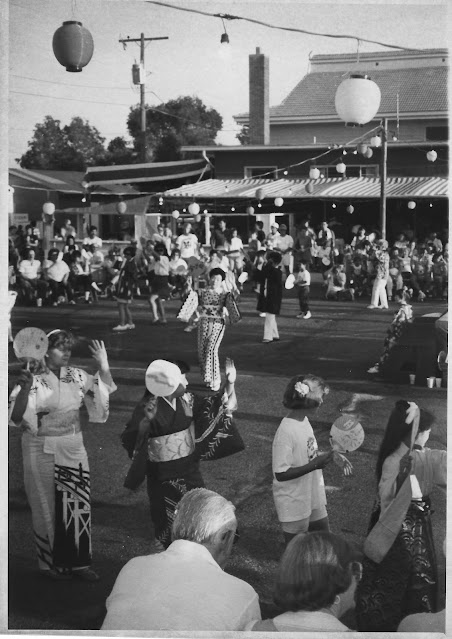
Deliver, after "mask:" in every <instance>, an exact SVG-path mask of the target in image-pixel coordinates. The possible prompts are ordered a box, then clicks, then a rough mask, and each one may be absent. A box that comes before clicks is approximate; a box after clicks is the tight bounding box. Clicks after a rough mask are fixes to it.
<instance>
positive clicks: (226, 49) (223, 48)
mask: <svg viewBox="0 0 452 639" xmlns="http://www.w3.org/2000/svg"><path fill="white" fill-rule="evenodd" d="M221 21H222V23H223V29H224V33H222V34H221V39H220V48H219V49H218V56H219V57H220V58H221V60H229V58H230V57H231V47H230V45H229V36H228V33H227V31H226V26H225V24H224V20H223V18H221Z"/></svg>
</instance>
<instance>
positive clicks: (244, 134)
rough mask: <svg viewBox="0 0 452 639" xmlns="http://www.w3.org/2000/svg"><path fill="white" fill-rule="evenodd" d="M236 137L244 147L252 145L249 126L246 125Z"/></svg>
mask: <svg viewBox="0 0 452 639" xmlns="http://www.w3.org/2000/svg"><path fill="white" fill-rule="evenodd" d="M235 137H236V138H237V140H238V141H239V142H240V144H242V145H246V144H249V143H250V127H249V126H248V124H244V125H243V126H242V128H241V129H240V131H239V132H238V133H237V135H236V136H235Z"/></svg>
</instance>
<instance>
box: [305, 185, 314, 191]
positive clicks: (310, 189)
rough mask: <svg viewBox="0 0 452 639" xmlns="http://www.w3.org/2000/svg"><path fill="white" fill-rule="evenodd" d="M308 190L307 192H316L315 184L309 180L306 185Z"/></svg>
mask: <svg viewBox="0 0 452 639" xmlns="http://www.w3.org/2000/svg"><path fill="white" fill-rule="evenodd" d="M305 189H306V192H307V193H313V192H314V185H313V184H312V183H311V182H308V183H307V184H306V186H305Z"/></svg>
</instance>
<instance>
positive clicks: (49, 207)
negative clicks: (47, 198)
mask: <svg viewBox="0 0 452 639" xmlns="http://www.w3.org/2000/svg"><path fill="white" fill-rule="evenodd" d="M42 212H43V213H45V214H46V215H53V214H54V213H55V204H54V203H53V202H44V204H43V205H42Z"/></svg>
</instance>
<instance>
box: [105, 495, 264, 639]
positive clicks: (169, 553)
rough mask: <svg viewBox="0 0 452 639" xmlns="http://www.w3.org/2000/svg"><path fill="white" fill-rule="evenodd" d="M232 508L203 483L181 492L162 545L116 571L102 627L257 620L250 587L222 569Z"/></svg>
mask: <svg viewBox="0 0 452 639" xmlns="http://www.w3.org/2000/svg"><path fill="white" fill-rule="evenodd" d="M234 510H235V509H234V506H233V505H232V504H231V503H230V502H229V501H227V500H226V499H225V498H224V497H222V496H221V495H218V494H217V493H214V492H212V491H211V490H207V489H206V488H195V489H193V490H190V491H188V492H187V493H186V494H185V495H184V496H183V497H182V499H181V501H180V502H179V504H178V506H177V511H176V516H175V519H174V522H173V525H172V540H173V542H172V544H171V545H170V546H169V547H168V549H167V550H165V551H164V552H161V553H157V554H151V555H147V556H145V557H135V558H134V559H132V560H131V561H129V562H128V563H127V564H126V565H125V566H124V568H123V569H122V570H121V572H120V573H119V575H118V577H117V579H116V582H115V584H114V586H113V590H112V592H111V594H110V596H109V597H108V599H107V601H106V607H107V615H106V617H105V620H104V623H103V625H102V630H107V631H108V630H144V631H146V630H147V631H152V630H165V631H171V632H179V631H182V632H187V631H191V630H195V631H196V630H198V631H203V630H205V631H225V630H230V631H235V630H244V628H245V626H246V625H248V624H249V623H250V622H251V621H252V620H253V619H254V620H259V619H260V618H261V614H260V609H259V601H258V596H257V594H256V592H255V591H254V589H253V588H252V587H251V586H250V585H248V584H247V583H246V582H244V581H242V580H241V579H238V578H237V577H234V576H232V575H229V574H227V573H226V572H223V569H224V567H225V565H226V563H227V561H228V559H229V556H230V554H231V551H232V545H233V543H234V539H235V536H236V531H237V520H236V517H235V513H234Z"/></svg>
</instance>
